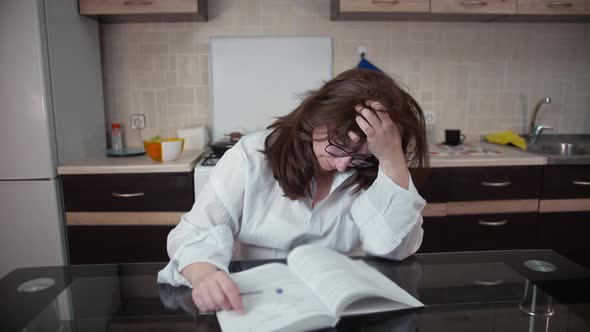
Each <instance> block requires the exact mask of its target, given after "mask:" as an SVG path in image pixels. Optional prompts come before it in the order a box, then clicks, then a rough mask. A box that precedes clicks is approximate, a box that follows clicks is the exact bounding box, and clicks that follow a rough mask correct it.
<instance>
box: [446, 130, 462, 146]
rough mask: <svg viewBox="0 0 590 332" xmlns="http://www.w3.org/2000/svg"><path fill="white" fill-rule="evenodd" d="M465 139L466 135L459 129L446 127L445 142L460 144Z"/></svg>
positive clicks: (447, 143)
mask: <svg viewBox="0 0 590 332" xmlns="http://www.w3.org/2000/svg"><path fill="white" fill-rule="evenodd" d="M464 140H465V135H463V134H461V130H459V129H445V144H446V145H459V144H461V143H463V141H464Z"/></svg>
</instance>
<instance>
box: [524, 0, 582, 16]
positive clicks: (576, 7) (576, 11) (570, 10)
mask: <svg viewBox="0 0 590 332" xmlns="http://www.w3.org/2000/svg"><path fill="white" fill-rule="evenodd" d="M516 13H517V14H525V15H526V14H531V15H590V1H588V0H565V1H557V0H518V6H517V10H516Z"/></svg>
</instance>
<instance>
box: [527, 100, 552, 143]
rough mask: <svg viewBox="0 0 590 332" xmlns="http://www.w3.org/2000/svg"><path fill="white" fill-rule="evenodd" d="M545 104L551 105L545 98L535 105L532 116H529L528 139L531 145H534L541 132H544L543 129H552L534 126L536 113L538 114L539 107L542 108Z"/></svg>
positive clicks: (550, 128)
mask: <svg viewBox="0 0 590 332" xmlns="http://www.w3.org/2000/svg"><path fill="white" fill-rule="evenodd" d="M545 104H551V98H549V97H545V98H543V99H541V100H539V102H538V103H537V106H535V110H534V111H533V115H532V116H531V122H530V124H529V137H530V138H531V142H533V143H535V142H536V141H537V139H538V138H539V136H540V135H541V133H542V132H543V130H545V129H547V130H553V127H550V126H545V125H536V124H535V122H537V113H539V109H541V106H543V105H545Z"/></svg>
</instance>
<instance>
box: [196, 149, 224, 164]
mask: <svg viewBox="0 0 590 332" xmlns="http://www.w3.org/2000/svg"><path fill="white" fill-rule="evenodd" d="M220 158H221V157H220V156H218V155H216V154H215V153H213V152H209V153H208V154H207V155H206V156H205V157H203V160H201V162H200V163H199V165H201V166H209V167H211V166H215V165H217V162H218V161H219V159H220Z"/></svg>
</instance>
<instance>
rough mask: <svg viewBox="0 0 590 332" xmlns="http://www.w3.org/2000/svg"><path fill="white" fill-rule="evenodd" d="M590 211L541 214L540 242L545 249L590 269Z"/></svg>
mask: <svg viewBox="0 0 590 332" xmlns="http://www.w3.org/2000/svg"><path fill="white" fill-rule="evenodd" d="M589 235H590V211H582V212H556V213H541V214H540V215H539V242H540V243H541V244H542V245H543V248H545V249H553V250H555V251H557V252H559V253H560V254H562V255H564V256H567V257H568V258H570V259H572V260H574V261H576V262H577V263H579V264H581V265H584V266H586V267H588V268H590V255H589V253H590V240H589Z"/></svg>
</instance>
